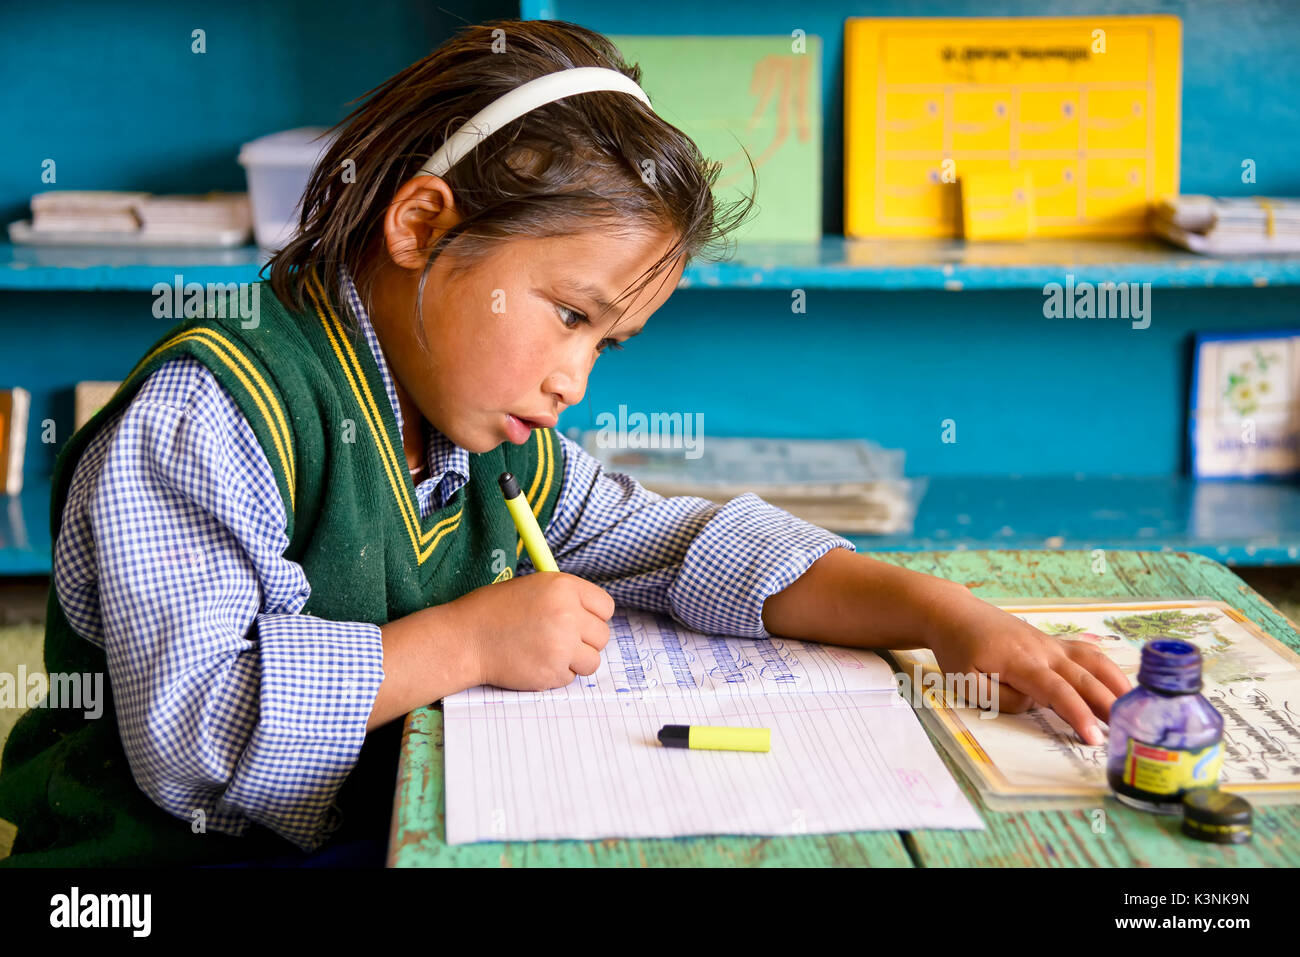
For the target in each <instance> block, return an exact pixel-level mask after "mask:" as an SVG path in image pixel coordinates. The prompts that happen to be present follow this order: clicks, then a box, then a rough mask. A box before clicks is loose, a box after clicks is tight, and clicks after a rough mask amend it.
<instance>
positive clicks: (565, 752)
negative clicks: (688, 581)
mask: <svg viewBox="0 0 1300 957" xmlns="http://www.w3.org/2000/svg"><path fill="white" fill-rule="evenodd" d="M443 722H444V729H445V755H446V776H445V780H446V788H447V843H448V844H464V843H470V842H474V841H532V840H564V839H570V840H572V839H582V840H591V839H598V838H615V837H624V838H629V837H682V836H690V835H705V834H747V835H755V834H758V835H779V834H800V833H835V832H842V831H861V830H896V829H897V830H910V829H916V828H975V829H982V828H983V823H982V822H981V820H980V818H979V815H978V814H977V813H976V811H975V809H974V808H973V807H972V806H971V804H970V802H969V801H968V800H967V799H966V798H965V796H964V795H963V794H962V793H961V790H960V788H959V787H958V785H957V782H956V781H955V780H954V779H953V777H952V775H951V774H950V773H949V772H948V770H947V768H946V767H945V766H944V764H943V762H942V760H941V759H940V758H939V756H938V754H937V753H936V752H935V750H934V748H933V746H932V745H931V744H930V741H929V738H928V737H927V736H926V734H925V732H924V730H922V728H921V725H920V722H919V721H918V720H917V718H916V715H915V714H914V713H913V712H912V709H911V708H910V707H909V706H908V704H907V703H906V702H905V701H904V700H903V699H902V698H901V697H899V695H898V693H897V690H896V685H895V683H894V678H893V673H892V670H891V669H890V667H889V665H888V664H887V663H886V662H885V661H884V660H883V659H882V658H881V657H880V656H879V655H877V654H875V653H874V652H870V651H864V650H860V649H850V648H840V647H835V646H830V645H820V644H815V643H809V642H802V641H796V640H792V639H785V638H775V639H770V640H767V639H754V640H751V639H741V638H721V637H717V636H709V635H703V634H700V633H698V632H694V631H691V630H690V629H687V628H685V627H683V626H682V625H679V624H677V623H676V622H674V621H673V620H672V619H670V618H667V617H664V616H658V615H651V614H647V613H644V612H637V611H620V612H619V613H617V614H616V615H615V616H614V617H613V619H611V621H610V641H609V644H608V645H607V646H606V647H605V649H604V651H603V652H602V653H601V667H600V669H599V670H598V671H597V672H596V674H594V675H591V676H585V675H579V676H578V677H577V678H576V679H575V680H574V681H573V682H572V683H570V684H569V685H566V686H565V687H563V688H555V689H551V690H549V691H541V692H515V691H507V690H503V689H500V688H493V687H489V686H481V687H478V688H471V689H469V690H467V691H463V692H461V693H459V694H455V695H451V696H448V697H447V698H446V699H444V701H443ZM665 724H711V725H732V726H739V727H765V728H769V729H771V732H772V750H771V751H770V752H767V753H752V752H732V751H696V750H686V749H674V748H665V747H663V746H662V745H661V744H660V743H659V741H658V738H657V734H658V732H659V729H660V728H661V727H662V726H663V725H665Z"/></svg>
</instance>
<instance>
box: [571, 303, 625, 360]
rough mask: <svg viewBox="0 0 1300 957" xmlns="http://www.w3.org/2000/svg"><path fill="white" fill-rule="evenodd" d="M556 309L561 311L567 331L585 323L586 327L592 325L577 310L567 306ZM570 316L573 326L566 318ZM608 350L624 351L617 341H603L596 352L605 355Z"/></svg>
mask: <svg viewBox="0 0 1300 957" xmlns="http://www.w3.org/2000/svg"><path fill="white" fill-rule="evenodd" d="M555 308H556V309H558V310H559V311H560V314H561V316H562V318H561V321H562V322H563V323H564V327H565V328H566V329H576V328H577V324H578V323H579V322H581V323H583V324H584V325H591V320H590V319H588V318H587V317H586V316H584V315H583V314H582V313H580V312H577V311H576V310H573V309H568V308H566V307H565V306H556V307H555ZM568 316H572V317H573V320H574V321H573V324H570V323H569V321H568V320H567V318H565V317H568ZM607 349H617V350H618V351H619V352H622V351H623V347H622V346H621V345H619V342H618V340H617V339H601V340H600V343H599V344H598V345H597V346H596V351H597V352H599V353H603V352H605V351H606V350H607Z"/></svg>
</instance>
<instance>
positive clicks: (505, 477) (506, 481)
mask: <svg viewBox="0 0 1300 957" xmlns="http://www.w3.org/2000/svg"><path fill="white" fill-rule="evenodd" d="M497 482H498V483H500V485H501V494H503V495H504V496H505V497H506V508H508V509H510V517H511V518H513V519H514V520H515V528H517V529H519V537H520V538H522V539H523V540H524V548H526V549H528V557H529V558H530V559H532V562H533V567H534V568H536V569H537V570H538V571H539V572H558V571H559V570H560V569H559V566H557V565H556V564H555V558H554V557H553V556H552V555H551V550H550V549H549V548H547V546H546V539H545V538H543V537H542V530H541V528H540V527H539V526H538V524H537V517H536V516H535V515H533V510H532V509H531V508H529V507H528V499H526V498H524V493H523V492H521V491H519V483H518V482H517V481H516V480H515V477H514V476H513V475H511V474H510V473H509V472H502V473H501V477H500V478H499V479H497Z"/></svg>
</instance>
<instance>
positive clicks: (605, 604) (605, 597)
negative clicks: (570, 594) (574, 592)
mask: <svg viewBox="0 0 1300 957" xmlns="http://www.w3.org/2000/svg"><path fill="white" fill-rule="evenodd" d="M571 577H572V578H573V580H574V581H575V582H576V583H577V588H578V600H579V601H581V602H582V607H583V608H585V609H587V611H589V612H591V613H592V614H593V615H595V616H596V617H597V618H599V619H601V620H602V621H609V620H610V619H611V618H613V617H614V599H613V597H612V596H611V595H610V593H609V592H607V591H605V589H603V588H601V587H600V586H599V585H593V584H592V583H591V582H589V581H584V580H583V579H581V578H578V577H577V576H571Z"/></svg>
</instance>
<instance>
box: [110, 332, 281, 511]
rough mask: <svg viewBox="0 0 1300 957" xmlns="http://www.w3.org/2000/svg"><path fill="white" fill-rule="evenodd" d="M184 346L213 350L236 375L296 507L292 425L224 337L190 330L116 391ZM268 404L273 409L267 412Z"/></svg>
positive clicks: (138, 367)
mask: <svg viewBox="0 0 1300 957" xmlns="http://www.w3.org/2000/svg"><path fill="white" fill-rule="evenodd" d="M184 342H196V343H200V344H202V345H205V346H207V347H208V348H209V349H211V350H212V353H213V354H214V355H215V356H216V357H217V358H218V359H220V360H221V362H223V363H224V364H225V365H226V367H227V368H229V369H230V371H231V372H233V373H234V375H235V377H236V378H237V379H238V380H239V381H240V383H241V384H242V385H243V386H244V388H245V389H246V390H247V391H248V395H249V397H250V398H251V399H252V400H253V402H254V403H255V404H256V405H257V409H258V411H259V412H261V413H262V418H263V419H265V420H266V425H267V428H268V429H269V430H270V433H271V441H272V442H274V443H275V451H276V454H278V455H279V457H280V464H281V466H283V468H284V474H285V479H286V484H287V485H288V487H289V505H290V507H291V508H292V507H293V506H294V489H295V487H296V485H297V484H298V473H297V465H296V462H295V461H294V456H293V441H292V439H291V437H290V435H289V423H288V421H287V420H286V419H285V417H284V412H283V410H282V409H281V408H280V403H279V400H278V399H276V397H275V393H274V392H273V391H271V387H270V386H269V385H267V383H266V380H265V379H264V378H262V375H261V373H259V372H258V371H257V369H256V367H254V366H253V364H252V363H251V362H250V361H249V360H248V357H247V356H246V355H244V353H243V352H242V351H240V349H239V347H238V346H236V345H235V344H234V343H233V342H231V341H230V340H229V339H227V338H226V337H225V336H223V335H221V334H219V333H217V332H215V331H213V330H211V329H206V328H195V329H187V330H186V331H185V332H181V333H178V334H177V335H174V336H172V337H171V338H170V339H168V340H167V341H165V342H163V343H162V344H160V345H159V346H158V347H157V348H155V349H153V350H152V351H151V352H149V354H148V355H146V356H145V357H144V358H143V359H141V360H140V361H139V362H138V363H136V367H135V368H134V369H132V370H131V373H130V374H129V375H128V376H127V377H126V378H125V379H123V380H122V385H120V386H119V387H118V390H117V391H118V392H121V391H122V389H124V388H125V387H126V384H127V383H128V382H130V381H131V379H132V378H133V377H134V376H135V375H136V373H138V372H139V371H140V370H141V369H142V368H144V367H145V366H146V365H148V364H149V361H150V360H152V359H153V358H154V357H155V356H157V355H159V354H160V353H162V352H164V351H166V350H167V349H170V348H171V347H172V346H175V345H179V344H181V343H184ZM227 350H229V351H227ZM234 360H237V361H238V363H239V364H238V365H236V362H235V361H234ZM241 365H242V366H243V367H244V369H246V370H247V371H248V375H245V374H244V371H242V370H241V369H240V367H239V366H241ZM250 375H251V376H252V378H253V380H254V381H255V382H256V386H255V385H254V383H253V381H250V380H249V376H250ZM259 392H260V394H259ZM268 404H269V405H270V409H268V408H267V406H268Z"/></svg>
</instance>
